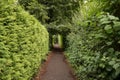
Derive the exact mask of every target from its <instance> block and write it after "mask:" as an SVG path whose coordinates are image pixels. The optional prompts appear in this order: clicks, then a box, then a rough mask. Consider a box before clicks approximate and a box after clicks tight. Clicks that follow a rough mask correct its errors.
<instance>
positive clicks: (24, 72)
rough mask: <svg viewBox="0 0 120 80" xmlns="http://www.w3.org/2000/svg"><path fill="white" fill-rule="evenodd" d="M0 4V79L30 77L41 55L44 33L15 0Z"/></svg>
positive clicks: (24, 79) (44, 47) (45, 45)
mask: <svg viewBox="0 0 120 80" xmlns="http://www.w3.org/2000/svg"><path fill="white" fill-rule="evenodd" d="M0 6H1V7H0V80H30V79H31V78H32V76H33V74H35V72H36V71H37V69H38V67H39V65H40V64H41V61H42V60H43V59H45V56H46V53H47V51H48V33H47V31H46V29H45V28H44V27H43V26H42V25H41V24H40V23H39V21H37V20H36V19H35V18H34V17H33V16H31V15H29V13H27V12H25V11H24V10H23V9H22V8H21V7H20V6H19V5H18V4H17V2H16V0H0Z"/></svg>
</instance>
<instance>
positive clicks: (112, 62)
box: [108, 61, 116, 65]
mask: <svg viewBox="0 0 120 80" xmlns="http://www.w3.org/2000/svg"><path fill="white" fill-rule="evenodd" d="M108 63H109V65H114V64H115V63H116V62H115V61H110V62H108Z"/></svg>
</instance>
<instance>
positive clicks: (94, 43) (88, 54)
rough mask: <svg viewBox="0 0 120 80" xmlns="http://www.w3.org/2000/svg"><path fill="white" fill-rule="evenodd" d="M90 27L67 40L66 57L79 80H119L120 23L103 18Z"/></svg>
mask: <svg viewBox="0 0 120 80" xmlns="http://www.w3.org/2000/svg"><path fill="white" fill-rule="evenodd" d="M87 23H88V21H84V22H82V24H83V25H81V26H82V27H81V26H80V25H79V27H78V29H77V28H76V31H74V32H71V33H70V34H69V35H68V37H67V40H68V43H69V45H68V48H67V52H66V53H67V54H66V56H67V58H68V60H69V62H70V63H71V65H72V66H73V68H74V70H75V75H76V76H77V78H78V80H120V20H119V19H118V18H117V17H115V16H112V15H109V14H100V15H97V16H94V18H91V19H90V20H89V25H87ZM74 28H75V27H74Z"/></svg>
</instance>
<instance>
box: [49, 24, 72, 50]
mask: <svg viewBox="0 0 120 80" xmlns="http://www.w3.org/2000/svg"><path fill="white" fill-rule="evenodd" d="M47 30H48V32H49V47H50V50H51V49H52V48H53V43H54V42H53V40H54V38H56V37H53V36H57V40H58V44H59V45H61V44H62V46H61V48H63V49H65V47H66V46H67V43H66V36H67V35H68V34H69V33H70V32H71V31H70V27H68V26H66V25H59V26H58V25H53V24H51V25H50V24H49V26H47ZM60 40H61V41H60ZM60 43H61V44H60Z"/></svg>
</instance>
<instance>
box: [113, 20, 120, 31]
mask: <svg viewBox="0 0 120 80" xmlns="http://www.w3.org/2000/svg"><path fill="white" fill-rule="evenodd" d="M113 23H114V26H113V28H114V29H115V30H116V31H118V30H120V22H116V21H114V22H113Z"/></svg>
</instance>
